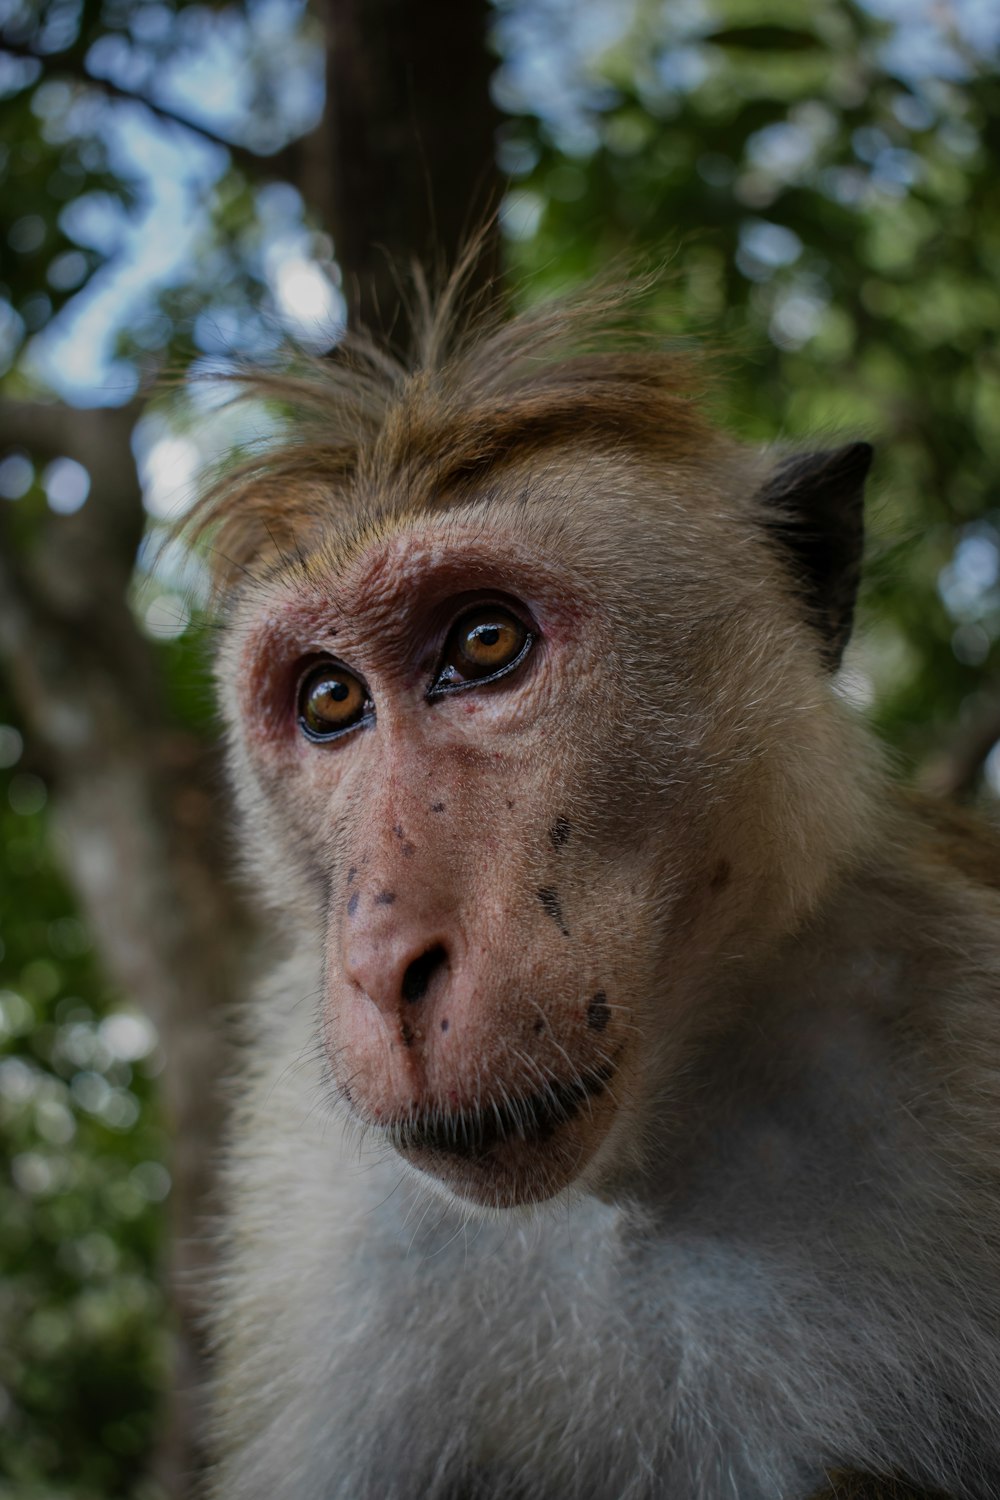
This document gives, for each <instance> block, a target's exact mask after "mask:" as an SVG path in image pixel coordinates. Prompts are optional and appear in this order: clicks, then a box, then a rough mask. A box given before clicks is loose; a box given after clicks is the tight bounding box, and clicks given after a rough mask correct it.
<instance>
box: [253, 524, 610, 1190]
mask: <svg viewBox="0 0 1000 1500" xmlns="http://www.w3.org/2000/svg"><path fill="white" fill-rule="evenodd" d="M481 604H494V605H499V606H501V607H502V608H504V609H506V610H507V611H509V613H510V614H512V615H513V616H515V618H517V619H518V620H520V621H521V622H522V624H523V625H524V626H525V627H526V628H527V630H528V631H529V632H530V636H531V643H530V647H529V648H528V649H527V650H526V652H525V654H524V655H523V656H522V657H521V658H520V659H519V660H518V661H517V664H516V665H515V666H514V667H513V668H512V669H511V670H510V671H509V672H507V673H506V674H505V675H502V676H500V677H498V678H497V679H496V680H494V681H489V682H473V683H470V684H468V685H466V684H464V683H463V685H462V686H461V688H460V689H459V690H457V691H452V692H446V693H438V694H436V693H435V690H434V684H435V681H436V680H437V678H438V674H439V672H440V665H441V655H442V651H443V649H444V647H445V642H446V641H447V639H448V636H449V631H450V630H451V629H452V627H453V626H454V624H455V621H456V619H457V618H458V619H460V618H461V617H462V616H463V614H464V613H466V612H468V610H469V609H470V608H471V607H474V606H477V605H481ZM608 650H609V647H608V644H607V642H606V640H604V639H603V632H602V629H601V628H600V627H599V625H598V622H597V620H596V616H595V613H594V610H593V606H592V604H591V603H590V602H589V590H588V587H587V585H586V582H585V581H584V580H580V581H579V586H578V587H573V588H572V589H568V588H567V581H566V569H565V567H563V568H562V569H561V570H560V574H559V581H558V583H557V582H556V579H555V576H554V573H553V571H552V570H551V569H550V568H549V567H548V566H547V565H546V562H545V560H544V558H543V557H541V556H540V555H538V554H533V553H532V552H531V551H530V550H528V549H527V548H526V547H525V546H524V544H523V542H522V543H521V544H519V545H517V546H515V545H514V544H511V545H510V546H509V547H505V546H503V545H502V543H501V545H500V546H498V544H497V539H496V535H495V533H494V534H493V536H492V537H491V540H490V542H489V545H486V544H485V543H484V542H483V541H482V540H481V538H480V537H479V536H478V535H477V533H476V531H474V530H472V529H471V528H468V527H466V528H464V529H463V528H462V527H460V526H456V525H455V524H454V523H449V522H448V521H447V519H446V521H445V522H444V523H442V525H441V526H440V527H438V528H434V527H431V526H428V527H426V528H422V529H406V530H402V531H399V532H396V533H395V534H393V535H391V536H389V537H388V538H383V539H380V540H379V541H376V542H372V543H369V544H368V545H366V546H364V547H362V548H361V549H360V550H359V551H357V552H356V554H355V555H354V556H352V557H351V558H350V559H349V560H348V561H347V562H346V564H342V565H341V566H340V567H339V568H338V569H337V571H336V572H334V570H333V568H332V567H330V568H327V567H326V566H325V564H324V561H323V560H322V559H317V560H315V561H311V562H310V564H309V567H308V570H307V573H306V576H305V577H303V578H301V579H298V578H295V579H292V580H291V581H289V580H288V579H287V578H286V579H285V580H284V581H283V582H282V584H281V585H280V586H279V588H278V589H277V590H276V591H275V593H274V595H273V596H272V597H271V598H269V599H267V600H266V601H264V602H263V603H262V602H260V601H257V604H256V607H255V608H252V609H251V610H250V612H249V618H248V619H247V623H246V625H245V628H244V631H243V633H242V650H241V653H240V656H239V661H238V667H237V672H236V676H237V681H236V683H235V684H234V685H231V687H230V692H232V691H233V686H235V691H236V694H237V704H236V707H237V710H238V714H239V719H240V723H241V725H242V736H243V747H244V752H245V754H246V757H247V759H248V761H249V763H250V765H251V767H252V768H253V772H254V774H255V776H256V778H257V781H258V783H259V785H260V787H261V790H262V793H263V794H264V796H265V797H266V798H267V799H268V802H269V804H270V805H271V806H272V807H273V808H274V809H275V812H276V816H278V817H280V818H284V819H285V820H286V824H287V832H288V835H289V837H290V839H292V841H293V842H295V843H296V844H297V846H298V847H299V849H300V851H301V853H302V855H303V856H304V857H307V858H308V862H309V865H310V868H311V869H312V870H313V871H316V872H320V874H319V877H318V878H320V879H321V880H322V882H323V886H324V890H325V892H326V902H325V921H324V927H325V934H324V937H323V945H324V958H325V974H326V989H325V998H324V1003H323V1006H322V1017H321V1029H322V1036H323V1043H324V1046H325V1049H326V1053H327V1058H328V1063H329V1068H330V1071H331V1074H332V1076H333V1078H334V1080H335V1081H336V1083H337V1085H338V1087H339V1090H340V1092H341V1095H342V1097H343V1099H344V1100H345V1101H346V1102H347V1105H348V1107H349V1108H350V1109H351V1110H352V1111H353V1112H354V1114H355V1116H356V1117H357V1118H358V1119H359V1120H360V1121H361V1122H362V1123H363V1124H365V1125H367V1126H370V1127H373V1128H376V1129H379V1130H382V1131H384V1132H385V1133H386V1135H387V1137H388V1138H389V1139H390V1140H391V1141H392V1143H393V1144H394V1145H395V1146H396V1147H397V1149H399V1150H400V1151H401V1152H402V1154H403V1155H404V1156H405V1157H406V1158H407V1159H408V1160H410V1161H411V1163H412V1164H413V1165H415V1166H417V1167H418V1168H420V1169H422V1170H425V1171H429V1172H432V1173H433V1174H434V1175H435V1176H436V1177H438V1178H439V1179H440V1180H441V1181H442V1182H444V1183H445V1184H446V1185H447V1186H449V1187H450V1188H451V1189H452V1190H453V1191H456V1192H458V1193H460V1194H461V1195H463V1196H465V1197H470V1198H472V1199H474V1200H475V1201H477V1202H480V1203H485V1204H497V1205H499V1204H501V1203H507V1204H510V1203H516V1202H522V1201H528V1200H530V1199H533V1198H539V1197H547V1196H550V1195H551V1194H552V1193H553V1192H556V1191H559V1189H560V1188H561V1187H562V1186H564V1185H565V1184H566V1183H567V1182H569V1181H570V1180H571V1179H572V1178H574V1177H575V1176H576V1175H577V1174H578V1173H579V1171H580V1169H581V1166H582V1165H583V1164H584V1163H585V1162H586V1160H587V1159H588V1158H589V1157H590V1156H591V1155H592V1154H593V1153H594V1151H595V1150H596V1149H597V1147H598V1145H599V1144H600V1142H601V1140H602V1139H603V1137H604V1136H605V1134H606V1132H607V1130H608V1128H609V1125H610V1123H611V1120H612V1119H613V1117H614V1113H615V1102H614V1097H613V1094H612V1082H613V1080H614V1078H615V1077H616V1075H617V1074H618V1072H619V1069H620V1066H621V1062H622V1055H623V1051H624V1049H625V1035H626V1032H627V1025H626V1022H625V1017H626V1015H627V1010H628V991H629V988H630V981H629V977H628V976H629V974H630V972H631V970H632V969H634V964H631V965H630V960H629V955H628V954H627V953H624V952H623V953H622V954H621V955H620V958H621V964H620V965H617V964H615V963H614V955H615V950H616V939H615V933H614V931H613V930H609V915H608V913H609V909H611V908H609V901H608V891H609V887H611V888H612V889H613V887H614V884H615V880H616V873H615V869H614V865H613V861H612V862H611V863H610V864H609V865H608V866H607V868H606V870H605V872H604V873H603V874H602V876H601V878H600V882H599V884H598V885H597V886H596V887H595V877H594V869H595V868H596V865H595V861H596V860H597V859H598V856H599V851H596V850H594V849H592V848H589V847H588V846H587V845H586V843H585V841H584V840H582V839H579V838H578V839H576V840H574V836H573V829H574V826H575V817H574V804H575V802H576V801H577V800H578V799H579V798H580V797H581V796H582V797H583V798H584V799H586V796H587V788H586V786H585V785H581V784H578V782H577V781H576V778H575V775H574V749H573V745H574V741H575V740H578V739H579V738H580V732H579V729H578V726H579V725H580V724H581V723H583V724H585V725H586V724H587V723H588V722H589V721H591V720H593V719H595V717H598V715H597V709H599V707H600V705H599V704H598V705H593V704H591V703H590V702H589V698H590V695H591V694H593V693H594V692H595V691H596V689H595V684H596V682H597V680H598V679H597V667H598V664H599V663H600V662H601V661H602V658H604V657H606V655H607V653H608ZM325 659H331V660H332V661H335V662H336V663H337V664H338V665H339V667H340V668H342V669H345V670H346V671H348V672H350V673H352V674H354V676H355V677H357V678H358V679H360V681H361V682H363V684H364V685H365V687H366V688H367V692H368V695H369V697H370V701H371V704H372V711H371V713H370V714H369V715H368V716H367V717H366V718H365V720H364V721H363V722H361V723H359V724H358V725H357V727H355V728H351V729H349V730H348V731H346V732H345V733H343V734H340V735H338V736H337V737H335V738H332V739H330V740H327V741H322V742H319V743H317V742H316V741H315V740H311V739H310V738H308V737H307V735H306V734H305V733H304V732H303V729H302V725H301V723H300V711H299V703H298V694H299V685H300V683H301V680H302V676H303V673H304V672H305V671H307V670H308V669H309V667H310V666H311V665H312V664H314V663H316V662H317V661H323V660H325ZM557 750H558V752H559V753H558V755H557V754H556V751H557ZM557 764H558V765H559V767H560V772H559V774H558V775H556V774H555V771H556V766H557ZM602 795H603V794H602ZM598 897H599V899H598ZM611 906H612V907H613V902H612V903H611ZM614 925H615V924H614V922H613V919H611V921H610V926H611V927H612V928H613V927H614ZM619 943H620V940H619ZM594 955H600V958H599V959H597V958H595V957H594ZM609 955H610V956H611V960H612V961H611V962H610V964H609ZM595 964H599V965H600V968H599V969H598V968H595ZM616 969H618V970H619V973H618V974H617V975H616V974H615V970H616ZM612 979H613V980H614V982H612Z"/></svg>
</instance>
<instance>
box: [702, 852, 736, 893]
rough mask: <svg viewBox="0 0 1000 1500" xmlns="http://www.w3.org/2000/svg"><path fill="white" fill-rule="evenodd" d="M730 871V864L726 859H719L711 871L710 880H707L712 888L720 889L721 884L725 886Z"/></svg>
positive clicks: (727, 882)
mask: <svg viewBox="0 0 1000 1500" xmlns="http://www.w3.org/2000/svg"><path fill="white" fill-rule="evenodd" d="M732 873H733V872H732V866H731V865H730V863H729V861H728V859H720V860H719V863H718V864H717V865H716V867H715V869H714V870H713V871H712V878H711V880H710V881H709V882H708V883H709V885H710V886H711V888H712V890H713V891H721V890H722V888H723V886H727V885H728V884H729V877H730V875H731V874H732Z"/></svg>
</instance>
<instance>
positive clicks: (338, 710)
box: [299, 662, 372, 739]
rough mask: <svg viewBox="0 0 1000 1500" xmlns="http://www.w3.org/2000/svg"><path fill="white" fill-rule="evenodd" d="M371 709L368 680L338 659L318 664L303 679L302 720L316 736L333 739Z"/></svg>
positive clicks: (300, 698)
mask: <svg viewBox="0 0 1000 1500" xmlns="http://www.w3.org/2000/svg"><path fill="white" fill-rule="evenodd" d="M371 711H372V704H371V699H370V698H369V696H368V689H367V688H366V687H365V685H364V683H363V682H361V681H360V680H359V678H357V677H355V676H354V673H353V672H348V671H346V670H345V668H344V667H338V666H337V665H336V664H335V663H334V662H325V663H324V664H323V665H322V666H319V667H314V668H313V670H312V671H311V672H309V673H308V674H307V675H306V676H305V677H304V678H303V680H302V686H301V688H300V689H299V722H300V724H301V725H302V728H303V729H304V730H305V732H306V734H308V735H310V736H312V737H313V738H315V739H329V738H330V737H331V736H332V735H335V734H342V733H343V732H344V730H346V729H353V728H354V727H355V725H357V724H360V723H361V721H362V720H363V719H364V718H366V717H367V715H368V714H370V713H371Z"/></svg>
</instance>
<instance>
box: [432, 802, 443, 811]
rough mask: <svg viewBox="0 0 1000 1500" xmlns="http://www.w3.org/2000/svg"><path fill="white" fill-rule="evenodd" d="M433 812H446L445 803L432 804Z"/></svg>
mask: <svg viewBox="0 0 1000 1500" xmlns="http://www.w3.org/2000/svg"><path fill="white" fill-rule="evenodd" d="M431 812H444V803H443V802H432V803H431Z"/></svg>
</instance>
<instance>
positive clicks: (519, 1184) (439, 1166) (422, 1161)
mask: <svg viewBox="0 0 1000 1500" xmlns="http://www.w3.org/2000/svg"><path fill="white" fill-rule="evenodd" d="M576 1134H577V1132H574V1131H573V1129H572V1127H571V1126H567V1127H566V1128H565V1130H564V1131H562V1132H561V1136H562V1137H565V1138H563V1139H560V1140H559V1141H551V1142H548V1143H547V1144H546V1145H544V1146H532V1145H530V1144H528V1143H527V1142H521V1143H520V1144H517V1145H516V1144H514V1143H513V1142H509V1143H508V1144H507V1145H504V1146H495V1147H493V1149H492V1150H490V1151H489V1152H487V1153H485V1154H484V1155H482V1156H477V1157H463V1156H459V1155H458V1154H456V1153H452V1152H443V1151H430V1150H406V1151H400V1155H401V1156H402V1157H403V1159H404V1161H407V1162H408V1163H409V1164H410V1166H412V1167H416V1169H417V1170H418V1171H420V1172H424V1173H426V1174H427V1175H429V1176H431V1177H434V1178H435V1179H436V1180H437V1182H439V1183H440V1184H441V1186H442V1187H445V1188H447V1189H448V1190H449V1191H450V1192H451V1193H453V1194H454V1195H455V1196H456V1197H457V1198H462V1199H464V1200H465V1201H466V1202H468V1203H473V1204H475V1205H476V1206H477V1207H478V1208H486V1209H513V1208H525V1207H528V1206H529V1205H530V1204H532V1203H544V1202H545V1201H546V1199H548V1198H554V1197H555V1196H556V1194H557V1193H560V1192H562V1191H563V1189H564V1188H567V1187H568V1186H569V1185H570V1183H572V1182H573V1181H574V1180H575V1178H576V1177H578V1176H579V1174H580V1172H581V1170H582V1169H583V1167H584V1165H585V1163H586V1162H587V1160H588V1159H589V1157H590V1155H591V1151H590V1150H588V1149H587V1148H586V1146H585V1143H584V1142H582V1141H580V1140H579V1139H576V1140H574V1139H572V1138H571V1137H572V1136H574V1135H576Z"/></svg>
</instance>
